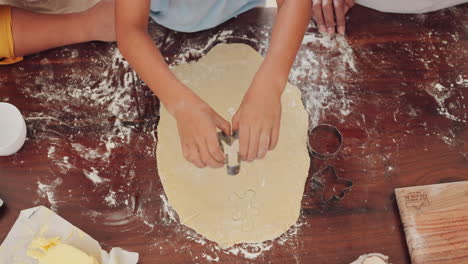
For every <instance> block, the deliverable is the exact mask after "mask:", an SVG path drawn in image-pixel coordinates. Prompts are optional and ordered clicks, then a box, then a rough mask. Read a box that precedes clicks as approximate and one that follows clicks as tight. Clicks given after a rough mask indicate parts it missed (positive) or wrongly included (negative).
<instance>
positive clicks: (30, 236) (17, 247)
mask: <svg viewBox="0 0 468 264" xmlns="http://www.w3.org/2000/svg"><path fill="white" fill-rule="evenodd" d="M137 262H138V253H133V252H128V251H125V250H123V249H121V248H112V249H111V251H110V252H109V253H107V252H106V251H104V250H102V248H101V246H100V245H99V243H98V242H97V241H96V240H95V239H93V238H92V237H91V236H89V235H88V234H86V233H84V232H83V231H81V230H80V229H78V228H77V227H76V226H74V225H72V224H70V223H69V222H67V221H66V220H65V219H63V218H62V217H60V216H59V215H57V214H56V213H55V212H53V211H52V210H50V209H48V208H46V207H44V206H38V207H34V208H30V209H26V210H23V211H21V213H20V215H19V217H18V219H17V220H16V222H15V224H14V225H13V227H12V228H11V230H10V232H9V233H8V235H7V237H6V238H5V240H4V241H3V243H2V244H1V246H0V264H3V263H9V264H38V263H39V264H58V263H59V264H63V263H67V264H75V263H76V264H123V263H124V264H136V263H137Z"/></svg>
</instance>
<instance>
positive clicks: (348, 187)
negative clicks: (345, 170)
mask: <svg viewBox="0 0 468 264" xmlns="http://www.w3.org/2000/svg"><path fill="white" fill-rule="evenodd" d="M327 170H331V174H332V176H333V178H334V179H336V181H337V182H339V183H342V184H343V185H344V186H346V187H344V188H343V189H342V190H341V191H340V192H339V194H338V195H337V194H334V195H332V196H331V197H330V198H328V199H326V200H325V188H326V187H327V184H326V183H322V181H320V177H319V176H320V175H322V174H323V173H324V172H326V171H327ZM312 181H313V182H314V183H315V184H316V185H318V186H319V187H320V188H322V204H328V203H329V202H331V201H336V202H339V201H341V200H343V198H344V197H345V195H346V193H347V192H349V191H351V189H352V188H353V181H351V180H348V179H345V178H341V177H339V176H338V175H337V174H336V170H335V167H333V166H332V165H328V166H326V167H324V168H323V169H321V170H319V171H318V172H316V173H314V174H313V175H312Z"/></svg>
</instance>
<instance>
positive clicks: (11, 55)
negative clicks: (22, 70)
mask: <svg viewBox="0 0 468 264" xmlns="http://www.w3.org/2000/svg"><path fill="white" fill-rule="evenodd" d="M22 60H23V57H15V44H14V43H13V33H12V32H11V7H10V6H0V65H6V64H13V63H16V62H19V61H22Z"/></svg>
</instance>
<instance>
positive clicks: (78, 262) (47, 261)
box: [27, 237, 100, 264]
mask: <svg viewBox="0 0 468 264" xmlns="http://www.w3.org/2000/svg"><path fill="white" fill-rule="evenodd" d="M27 254H28V256H30V257H32V258H34V259H36V260H38V262H39V264H63V263H67V264H100V263H99V262H98V261H97V260H96V258H94V257H92V256H90V255H88V254H86V253H85V252H83V251H82V250H80V249H78V248H76V247H74V246H70V245H67V244H64V243H62V241H61V240H60V238H59V237H53V238H43V237H37V238H35V239H34V240H33V241H32V242H31V244H29V248H28V251H27Z"/></svg>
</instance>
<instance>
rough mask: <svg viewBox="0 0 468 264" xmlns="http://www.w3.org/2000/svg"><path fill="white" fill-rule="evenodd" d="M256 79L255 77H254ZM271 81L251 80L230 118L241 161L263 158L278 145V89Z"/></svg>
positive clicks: (279, 100) (279, 101)
mask: <svg viewBox="0 0 468 264" xmlns="http://www.w3.org/2000/svg"><path fill="white" fill-rule="evenodd" d="M256 79H257V78H256ZM272 86H278V84H275V83H274V82H273V81H271V80H268V79H264V80H254V82H253V83H252V86H251V87H250V88H249V90H248V91H247V93H246V94H245V96H244V99H243V100H242V103H241V105H240V107H239V109H238V110H237V113H236V114H235V115H234V117H233V119H232V130H233V131H236V130H237V131H239V143H240V146H239V154H240V157H241V159H242V160H244V161H253V160H255V159H263V158H264V157H265V155H266V153H267V152H268V151H269V150H273V149H274V148H275V147H276V144H277V143H278V137H279V129H280V120H281V93H280V92H277V91H282V89H280V88H278V89H275V88H276V87H272Z"/></svg>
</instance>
